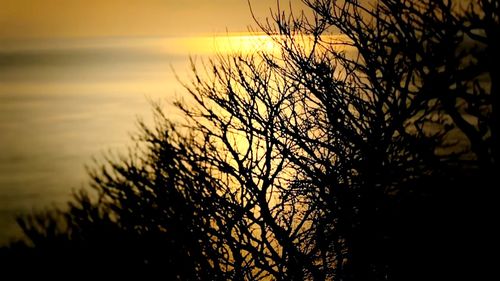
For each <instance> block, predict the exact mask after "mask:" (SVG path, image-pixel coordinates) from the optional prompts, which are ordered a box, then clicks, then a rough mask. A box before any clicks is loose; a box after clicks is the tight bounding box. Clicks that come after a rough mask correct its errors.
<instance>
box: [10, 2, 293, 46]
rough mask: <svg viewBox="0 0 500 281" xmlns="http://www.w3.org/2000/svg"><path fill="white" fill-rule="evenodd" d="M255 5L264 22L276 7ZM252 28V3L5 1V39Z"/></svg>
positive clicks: (188, 32) (150, 34) (214, 31)
mask: <svg viewBox="0 0 500 281" xmlns="http://www.w3.org/2000/svg"><path fill="white" fill-rule="evenodd" d="M280 1H281V0H280ZM295 1H296V2H299V1H298V0H295ZM285 2H286V3H288V0H287V1H283V3H285ZM292 2H294V0H292ZM251 3H252V6H253V8H254V10H255V11H256V14H257V15H258V16H259V17H261V18H265V17H266V16H267V15H268V11H269V7H274V6H275V5H276V1H275V0H251ZM287 5H288V4H287ZM249 25H254V24H253V20H252V18H251V15H250V12H249V8H248V3H247V0H0V39H1V38H4V39H5V38H67V37H102V36H179V35H195V34H213V33H218V32H225V31H226V29H227V30H228V31H230V32H240V31H247V27H248V26H249Z"/></svg>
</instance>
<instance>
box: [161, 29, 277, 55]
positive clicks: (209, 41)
mask: <svg viewBox="0 0 500 281" xmlns="http://www.w3.org/2000/svg"><path fill="white" fill-rule="evenodd" d="M165 47H166V48H167V49H168V51H170V52H171V51H172V50H174V51H175V52H179V53H184V54H185V53H189V54H192V55H209V54H215V53H217V54H248V53H255V52H266V53H269V52H275V51H277V50H278V49H279V48H278V46H277V43H276V42H274V40H273V38H271V37H269V36H267V35H251V34H244V33H243V34H238V35H227V36H201V37H186V38H177V39H167V40H166V42H165Z"/></svg>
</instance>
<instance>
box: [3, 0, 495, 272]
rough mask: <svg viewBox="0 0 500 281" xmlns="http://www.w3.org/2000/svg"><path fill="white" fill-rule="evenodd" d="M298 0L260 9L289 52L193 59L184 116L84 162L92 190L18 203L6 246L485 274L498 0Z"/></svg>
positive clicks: (268, 266)
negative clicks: (61, 199)
mask: <svg viewBox="0 0 500 281" xmlns="http://www.w3.org/2000/svg"><path fill="white" fill-rule="evenodd" d="M303 2H304V4H306V6H307V9H308V11H307V12H308V13H302V14H298V15H297V14H294V13H292V12H290V11H288V10H282V9H281V7H280V6H279V5H278V8H277V9H276V10H275V11H274V12H273V13H272V15H271V18H270V19H268V20H267V21H265V22H257V24H258V26H259V28H260V30H261V31H263V32H265V33H266V34H267V35H268V36H269V37H270V38H271V39H272V40H273V41H274V44H276V46H278V49H279V51H276V52H271V53H269V52H267V53H266V52H259V51H256V52H255V53H253V54H240V55H238V54H235V55H232V56H229V57H222V56H221V57H217V58H214V59H213V60H211V61H208V62H207V63H206V64H205V65H204V68H202V69H200V68H199V66H197V65H196V64H195V63H193V79H192V81H191V82H190V83H189V82H188V83H185V84H184V86H185V87H186V89H187V91H188V92H189V93H190V94H191V100H190V101H192V102H189V103H188V102H182V101H179V102H177V106H178V107H179V108H181V109H182V110H183V111H184V113H185V116H186V119H187V122H186V125H185V126H186V127H187V128H183V129H181V130H178V129H176V127H175V126H174V125H172V124H171V123H170V122H169V121H168V118H167V117H165V115H163V114H162V113H161V109H159V108H158V109H157V116H158V117H159V122H158V124H157V127H156V129H155V130H150V129H148V128H147V127H146V126H143V136H144V138H143V140H142V143H143V144H146V146H145V147H142V149H137V150H134V151H133V152H132V153H131V155H130V156H129V157H126V158H123V159H122V160H121V161H119V162H116V161H110V163H109V165H108V166H105V167H103V168H102V169H101V170H99V171H97V172H94V173H93V174H92V175H93V182H94V185H93V187H94V188H95V190H96V191H97V198H96V199H92V198H91V197H89V196H87V195H84V194H80V195H78V196H76V197H75V199H74V200H73V201H72V202H71V203H70V206H69V209H68V210H64V211H49V212H48V213H43V214H34V215H30V216H27V217H24V218H21V219H20V220H19V222H20V225H21V227H22V228H23V230H24V231H25V233H26V234H27V236H28V238H29V239H30V241H31V242H32V244H33V245H32V246H34V247H31V246H28V245H25V244H23V243H21V242H20V244H16V245H11V247H10V248H7V249H4V250H3V252H4V256H6V257H11V256H16V255H18V256H20V257H26V256H27V257H30V258H31V259H32V261H33V262H34V263H38V262H40V257H41V256H49V257H51V258H52V259H55V260H56V261H57V262H61V263H64V262H65V260H66V257H67V256H68V255H69V256H73V257H74V258H75V259H76V260H78V263H76V265H77V266H80V265H82V264H84V265H87V266H93V267H99V266H101V267H102V268H104V269H109V268H110V267H109V266H108V265H109V263H115V262H116V264H125V265H127V267H126V268H127V269H128V270H132V269H141V270H144V272H155V271H158V272H163V273H164V274H166V276H167V277H170V278H177V279H182V280H184V279H187V280H191V279H197V280H198V279H209V280H213V279H225V280H226V279H231V280H243V279H244V280H263V279H270V280H304V279H306V280H422V279H423V280H428V279H450V278H451V277H453V276H460V275H463V274H465V273H471V274H474V277H475V278H478V276H479V274H480V273H481V270H480V269H479V268H480V267H481V266H484V264H485V263H484V261H483V260H482V259H483V255H484V254H485V251H483V250H481V248H483V247H487V246H488V244H487V243H488V242H489V241H490V240H488V239H487V238H488V237H487V236H486V235H487V233H488V231H489V230H490V227H491V226H492V223H491V220H492V215H491V214H492V211H493V208H492V207H491V206H493V205H492V199H491V198H492V196H491V190H492V188H493V187H494V186H496V185H495V184H497V180H496V178H495V177H494V172H495V171H498V157H497V155H498V147H497V146H498V117H497V114H496V110H497V109H496V108H497V107H498V93H497V91H498V86H497V83H498V82H497V81H498V78H499V77H498V69H497V66H498V65H499V61H498V54H497V53H496V50H497V49H498V48H496V47H497V45H496V44H498V43H496V40H495V39H496V38H498V32H499V30H500V29H499V10H500V9H499V1H493V0H484V1H479V2H477V3H476V2H474V3H469V4H464V3H462V2H459V1H446V0H442V1H430V0H419V1H407V0H380V1H376V2H362V1H355V0H347V1H333V0H304V1H303ZM97 253H99V254H97ZM101 253H102V254H101ZM471 259H473V260H471ZM10 261H11V262H12V261H14V262H15V261H16V260H15V259H10ZM45 261H47V260H45ZM165 269H168V270H165ZM471 277H472V276H471Z"/></svg>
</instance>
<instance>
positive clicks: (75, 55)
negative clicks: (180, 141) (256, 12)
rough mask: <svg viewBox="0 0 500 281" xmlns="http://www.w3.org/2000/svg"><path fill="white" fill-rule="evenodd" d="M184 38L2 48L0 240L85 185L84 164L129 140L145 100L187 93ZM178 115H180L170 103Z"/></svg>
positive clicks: (147, 111)
mask: <svg viewBox="0 0 500 281" xmlns="http://www.w3.org/2000/svg"><path fill="white" fill-rule="evenodd" d="M179 42H180V41H179V39H160V38H135V39H120V38H116V39H75V40H30V41H27V40H24V41H23V40H17V41H13V40H11V41H3V42H0V244H4V243H6V242H7V241H8V239H9V237H11V236H13V235H14V236H15V235H19V234H20V231H19V229H17V226H16V224H15V221H14V216H15V214H19V213H21V212H27V211H30V210H32V209H34V208H42V207H44V206H49V205H52V204H55V205H61V204H62V203H63V202H65V201H66V200H67V199H68V198H69V196H70V194H71V192H72V191H74V190H76V189H79V188H81V187H84V186H85V185H86V183H87V181H88V179H87V177H86V172H85V165H87V164H92V157H94V158H100V157H102V154H103V153H104V152H107V151H110V150H111V151H115V152H116V151H118V152H119V151H123V150H124V148H125V147H126V146H127V145H130V144H131V141H130V134H131V133H134V132H135V131H136V120H137V118H138V117H142V118H143V119H145V120H146V122H151V107H150V104H149V101H148V100H162V101H164V103H165V104H168V103H169V102H171V101H172V100H174V97H180V96H181V95H182V94H183V93H184V92H183V90H182V88H181V87H180V86H179V83H178V82H177V81H176V79H175V77H174V74H173V72H172V70H171V67H173V68H175V69H176V71H177V72H178V74H179V75H180V76H181V77H182V76H183V75H186V73H187V69H188V55H189V54H192V52H190V50H189V48H183V45H182V44H181V43H182V42H181V43H179ZM166 112H168V114H170V115H171V116H172V118H176V117H178V113H177V112H176V111H175V109H173V108H172V107H169V106H168V105H166Z"/></svg>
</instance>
